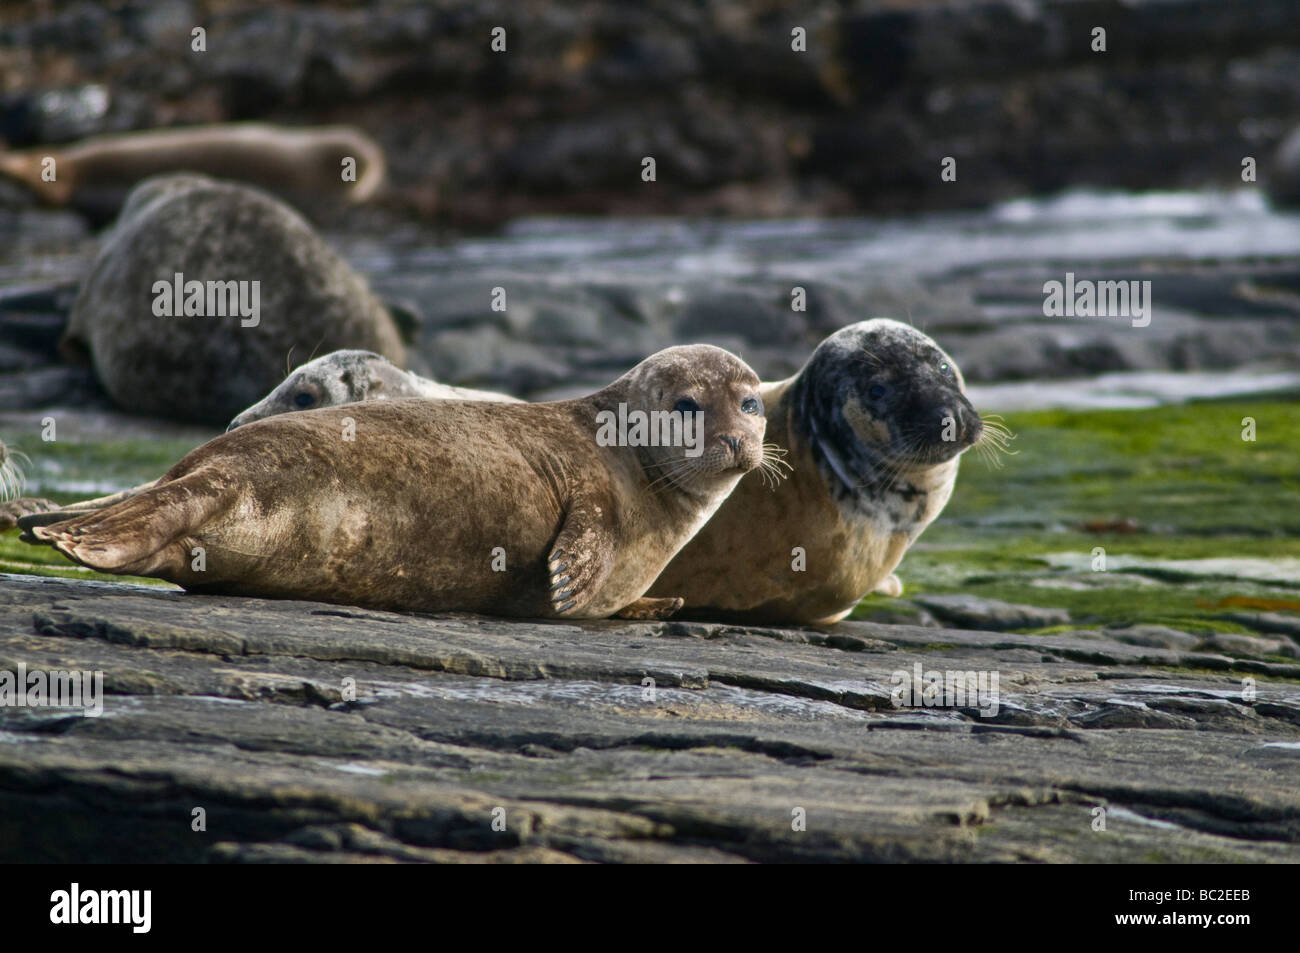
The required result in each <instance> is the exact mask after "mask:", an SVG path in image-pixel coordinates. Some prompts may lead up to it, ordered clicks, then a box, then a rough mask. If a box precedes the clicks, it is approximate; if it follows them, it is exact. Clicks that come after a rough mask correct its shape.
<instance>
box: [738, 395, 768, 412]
mask: <svg viewBox="0 0 1300 953" xmlns="http://www.w3.org/2000/svg"><path fill="white" fill-rule="evenodd" d="M740 409H741V412H743V413H746V414H761V413H762V412H763V402H762V401H761V400H759V399H758V398H757V397H746V398H745V399H744V400H742V401H741V402H740Z"/></svg>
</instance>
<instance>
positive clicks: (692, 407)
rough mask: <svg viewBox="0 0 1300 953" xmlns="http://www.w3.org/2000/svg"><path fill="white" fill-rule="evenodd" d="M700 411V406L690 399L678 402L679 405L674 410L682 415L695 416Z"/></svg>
mask: <svg viewBox="0 0 1300 953" xmlns="http://www.w3.org/2000/svg"><path fill="white" fill-rule="evenodd" d="M699 409H700V405H699V404H697V403H695V401H693V400H691V399H690V398H689V397H683V398H682V399H681V400H679V401H678V402H677V405H676V406H675V407H673V410H675V411H677V412H678V413H681V414H693V413H695V412H696V411H697V410H699Z"/></svg>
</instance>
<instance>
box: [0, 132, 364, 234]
mask: <svg viewBox="0 0 1300 953" xmlns="http://www.w3.org/2000/svg"><path fill="white" fill-rule="evenodd" d="M49 159H52V160H53V163H54V164H53V172H54V177H53V180H52V181H47V178H48V173H47V172H46V171H45V170H46V169H48V168H50V166H49V163H48V162H47V160H49ZM347 159H352V160H355V165H356V169H355V176H353V175H352V174H351V168H350V167H347V168H345V165H344V163H345V160H347ZM384 170H385V162H384V152H383V149H382V148H380V146H379V144H378V143H377V142H375V140H374V139H372V138H371V137H370V136H368V135H367V134H366V133H364V132H362V131H361V130H360V129H357V128H355V127H353V126H307V127H302V128H291V127H288V126H274V125H269V124H267V123H258V122H248V123H221V124H216V125H208V126H179V127H176V128H174V129H149V130H143V131H140V132H128V133H121V134H116V135H105V136H96V137H95V138H92V139H86V140H84V141H83V142H77V143H71V144H67V145H60V146H42V147H39V148H34V149H25V150H23V151H21V152H3V153H0V174H4V175H5V176H7V177H9V178H11V179H13V180H15V181H17V182H21V183H22V184H23V185H25V186H27V187H28V188H29V189H30V190H31V191H32V192H33V193H34V194H35V195H36V196H37V197H38V198H39V199H40V200H41V201H43V202H45V203H46V204H49V205H56V206H62V205H74V206H77V207H80V208H84V209H85V210H86V211H89V212H92V213H93V214H94V215H95V216H96V217H102V216H105V213H109V214H107V216H106V217H111V212H112V211H113V210H115V209H116V208H117V206H119V205H121V203H122V200H123V198H124V197H125V196H126V194H127V192H129V191H130V190H131V188H132V187H133V186H134V185H135V184H136V183H137V182H142V181H143V180H145V179H147V178H149V177H150V176H154V175H161V174H164V173H168V172H201V173H207V174H209V175H215V176H219V177H221V178H223V179H234V180H237V181H241V182H248V183H250V184H253V185H260V186H262V187H263V188H266V189H270V190H271V191H273V192H275V193H276V194H278V195H281V196H284V197H290V198H299V197H302V198H307V197H310V198H311V199H313V200H316V201H319V200H320V199H321V198H330V197H333V198H336V199H338V200H339V201H341V202H363V201H366V200H367V199H369V198H371V197H372V196H373V195H374V194H375V192H376V191H377V190H378V189H379V187H380V186H381V185H382V184H383V181H384ZM345 172H346V173H348V175H347V177H346V178H345Z"/></svg>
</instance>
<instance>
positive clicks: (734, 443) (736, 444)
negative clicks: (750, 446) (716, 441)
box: [722, 436, 740, 456]
mask: <svg viewBox="0 0 1300 953" xmlns="http://www.w3.org/2000/svg"><path fill="white" fill-rule="evenodd" d="M722 442H723V443H725V444H726V445H727V446H728V447H730V448H731V454H732V456H735V455H736V454H738V453H740V438H739V437H726V436H724V437H723V438H722Z"/></svg>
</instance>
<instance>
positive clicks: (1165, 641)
mask: <svg viewBox="0 0 1300 953" xmlns="http://www.w3.org/2000/svg"><path fill="white" fill-rule="evenodd" d="M1106 635H1108V636H1109V637H1110V638H1112V639H1114V640H1115V641H1117V642H1124V643H1126V644H1128V645H1149V646H1153V647H1156V648H1162V649H1191V648H1195V647H1196V646H1198V645H1200V644H1201V642H1202V641H1203V640H1202V638H1201V636H1199V635H1192V634H1191V633H1188V632H1179V631H1178V630H1177V629H1171V628H1169V627H1168V626H1165V625H1132V626H1128V627H1126V628H1123V629H1107V630H1106Z"/></svg>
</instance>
